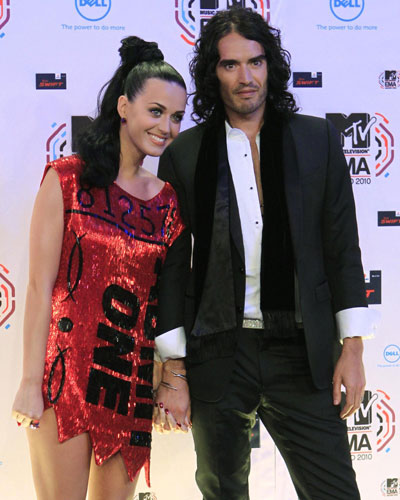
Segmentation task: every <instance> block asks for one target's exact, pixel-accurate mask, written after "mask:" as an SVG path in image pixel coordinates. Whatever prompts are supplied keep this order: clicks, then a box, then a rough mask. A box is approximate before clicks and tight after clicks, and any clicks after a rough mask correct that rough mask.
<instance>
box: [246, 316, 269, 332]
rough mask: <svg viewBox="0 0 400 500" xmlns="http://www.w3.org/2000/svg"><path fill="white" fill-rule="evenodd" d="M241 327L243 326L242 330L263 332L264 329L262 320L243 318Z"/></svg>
mask: <svg viewBox="0 0 400 500" xmlns="http://www.w3.org/2000/svg"><path fill="white" fill-rule="evenodd" d="M242 326H243V328H254V329H256V330H263V329H264V321H263V320H262V319H250V318H244V319H243V325H242Z"/></svg>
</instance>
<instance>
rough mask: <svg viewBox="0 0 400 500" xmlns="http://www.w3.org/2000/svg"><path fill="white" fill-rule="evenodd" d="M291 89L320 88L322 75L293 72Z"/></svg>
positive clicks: (314, 72)
mask: <svg viewBox="0 0 400 500" xmlns="http://www.w3.org/2000/svg"><path fill="white" fill-rule="evenodd" d="M293 87H305V88H313V87H322V73H321V72H320V71H319V72H316V71H311V72H310V71H309V72H297V71H294V72H293Z"/></svg>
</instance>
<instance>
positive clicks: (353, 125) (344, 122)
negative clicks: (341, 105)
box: [326, 113, 376, 149]
mask: <svg viewBox="0 0 400 500" xmlns="http://www.w3.org/2000/svg"><path fill="white" fill-rule="evenodd" d="M326 118H328V119H329V120H331V122H332V123H333V124H334V126H335V127H336V128H337V130H338V131H339V132H340V140H341V143H342V146H343V147H345V146H346V144H345V142H346V138H348V139H349V140H351V148H359V149H365V148H369V147H370V144H371V140H370V130H371V127H372V125H373V124H374V123H375V122H376V117H375V116H373V117H372V118H371V117H370V115H369V114H368V113H352V114H351V115H348V116H346V115H344V114H343V113H327V114H326Z"/></svg>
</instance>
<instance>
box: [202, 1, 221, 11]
mask: <svg viewBox="0 0 400 500" xmlns="http://www.w3.org/2000/svg"><path fill="white" fill-rule="evenodd" d="M218 7H219V0H200V9H218Z"/></svg>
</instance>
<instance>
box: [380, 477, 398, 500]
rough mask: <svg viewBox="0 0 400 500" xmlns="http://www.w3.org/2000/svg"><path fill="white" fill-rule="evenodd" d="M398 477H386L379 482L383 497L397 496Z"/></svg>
mask: <svg viewBox="0 0 400 500" xmlns="http://www.w3.org/2000/svg"><path fill="white" fill-rule="evenodd" d="M399 481H400V480H399V478H398V477H388V478H387V479H385V480H384V481H383V483H382V484H381V492H382V495H383V496H384V497H397V496H399V495H400V488H399Z"/></svg>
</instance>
